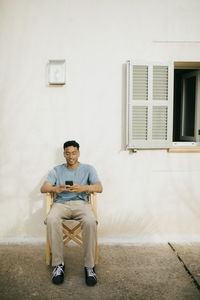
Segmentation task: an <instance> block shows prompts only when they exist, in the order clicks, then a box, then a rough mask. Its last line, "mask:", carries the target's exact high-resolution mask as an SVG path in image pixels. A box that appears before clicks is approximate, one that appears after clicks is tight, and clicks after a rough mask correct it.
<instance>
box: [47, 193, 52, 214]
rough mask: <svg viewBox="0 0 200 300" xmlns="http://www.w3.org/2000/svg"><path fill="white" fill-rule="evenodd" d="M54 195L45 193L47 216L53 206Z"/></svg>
mask: <svg viewBox="0 0 200 300" xmlns="http://www.w3.org/2000/svg"><path fill="white" fill-rule="evenodd" d="M53 199H54V193H46V214H47V215H48V214H49V212H50V210H51V207H52V205H53Z"/></svg>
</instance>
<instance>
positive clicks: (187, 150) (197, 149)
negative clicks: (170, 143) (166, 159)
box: [167, 146, 200, 153]
mask: <svg viewBox="0 0 200 300" xmlns="http://www.w3.org/2000/svg"><path fill="white" fill-rule="evenodd" d="M167 151H168V152H169V153H200V147H199V146H198V147H194V146H187V147H186V146H185V147H184V146H176V147H173V148H169V149H168V150H167Z"/></svg>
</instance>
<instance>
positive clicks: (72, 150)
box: [63, 141, 80, 167]
mask: <svg viewBox="0 0 200 300" xmlns="http://www.w3.org/2000/svg"><path fill="white" fill-rule="evenodd" d="M79 147H80V146H79V144H78V143H77V142H76V141H68V142H65V143H64V145H63V148H64V157H65V159H66V161H67V166H69V167H76V166H77V165H78V158H79V156H80V152H79Z"/></svg>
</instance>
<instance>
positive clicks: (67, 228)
mask: <svg viewBox="0 0 200 300" xmlns="http://www.w3.org/2000/svg"><path fill="white" fill-rule="evenodd" d="M53 200H54V194H53V193H47V194H46V214H47V215H48V214H49V212H50V210H51V207H52V205H53ZM89 203H90V204H91V205H92V209H93V213H94V216H95V217H96V218H97V206H96V193H90V194H89ZM62 226H63V243H64V245H66V244H68V243H69V242H70V241H71V240H72V241H74V242H75V243H77V244H78V245H79V246H80V247H83V240H82V236H81V223H80V222H79V221H75V220H64V221H63V222H62ZM96 241H97V232H96ZM50 260H51V248H50V243H49V239H48V235H47V234H46V264H47V265H49V264H50ZM97 262H98V244H97V242H96V247H95V264H97Z"/></svg>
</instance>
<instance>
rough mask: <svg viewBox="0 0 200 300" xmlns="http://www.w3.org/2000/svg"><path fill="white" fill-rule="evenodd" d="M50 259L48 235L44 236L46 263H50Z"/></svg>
mask: <svg viewBox="0 0 200 300" xmlns="http://www.w3.org/2000/svg"><path fill="white" fill-rule="evenodd" d="M50 260H51V248H50V243H49V239H48V236H46V264H47V265H50Z"/></svg>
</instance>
